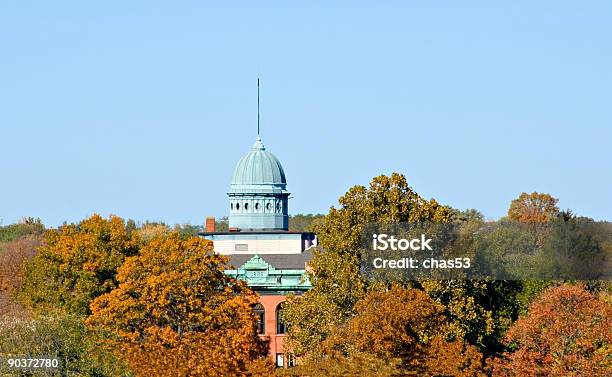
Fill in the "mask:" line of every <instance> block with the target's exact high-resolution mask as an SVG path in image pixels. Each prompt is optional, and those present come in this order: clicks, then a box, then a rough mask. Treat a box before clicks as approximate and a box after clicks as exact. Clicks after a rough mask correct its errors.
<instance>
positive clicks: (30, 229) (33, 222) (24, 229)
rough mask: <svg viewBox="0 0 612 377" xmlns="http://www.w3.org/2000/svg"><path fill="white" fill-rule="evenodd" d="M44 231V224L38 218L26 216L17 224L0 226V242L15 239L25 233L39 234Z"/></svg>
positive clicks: (25, 234)
mask: <svg viewBox="0 0 612 377" xmlns="http://www.w3.org/2000/svg"><path fill="white" fill-rule="evenodd" d="M44 232H45V226H44V225H43V223H42V221H41V220H40V219H34V218H32V217H26V218H24V219H22V220H21V221H20V222H19V223H18V224H11V225H7V226H0V243H4V242H11V241H15V240H17V239H19V238H21V237H23V236H27V235H34V236H36V235H41V234H43V233H44ZM0 251H1V250H0Z"/></svg>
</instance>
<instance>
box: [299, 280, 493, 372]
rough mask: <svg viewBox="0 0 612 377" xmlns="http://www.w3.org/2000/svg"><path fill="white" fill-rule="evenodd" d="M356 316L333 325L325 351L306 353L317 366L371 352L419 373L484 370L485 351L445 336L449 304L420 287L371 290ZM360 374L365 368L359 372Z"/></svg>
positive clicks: (359, 305)
mask: <svg viewBox="0 0 612 377" xmlns="http://www.w3.org/2000/svg"><path fill="white" fill-rule="evenodd" d="M355 309H356V310H355V312H356V314H355V316H353V317H352V318H351V319H349V320H348V321H347V322H346V324H345V325H343V326H338V327H336V328H334V331H333V332H332V334H331V335H330V336H329V337H328V339H327V340H326V341H325V342H324V344H323V353H324V354H323V357H322V358H320V359H313V358H312V357H311V358H310V359H307V361H306V363H305V364H304V367H303V368H304V369H305V370H306V374H309V368H312V369H314V370H317V369H318V368H319V367H318V364H319V363H320V360H321V359H322V360H326V359H329V358H335V357H337V356H336V355H337V354H338V353H339V354H340V355H341V356H342V357H345V358H346V357H348V358H350V357H356V358H359V357H361V356H363V355H364V354H365V355H370V356H371V357H370V359H374V358H377V359H379V360H381V361H383V362H384V363H386V364H389V365H395V366H396V367H397V368H398V369H399V370H401V371H402V373H406V374H408V373H414V374H416V375H428V376H429V375H453V376H473V375H480V374H481V372H480V370H481V355H480V353H479V352H478V351H477V350H476V349H475V348H474V347H471V346H468V345H465V344H464V343H463V342H462V341H461V339H454V340H449V339H448V338H447V337H446V334H447V330H448V328H447V325H448V322H447V320H446V317H445V315H444V311H445V308H444V306H442V305H440V304H438V303H436V302H435V301H433V300H432V299H431V298H430V297H429V296H428V295H427V294H426V293H425V292H423V291H422V290H418V289H412V288H402V287H399V286H392V287H391V288H390V289H389V290H387V291H371V292H368V294H367V295H366V296H365V297H364V298H363V299H361V300H360V301H359V302H357V304H356V306H355ZM357 375H361V373H357Z"/></svg>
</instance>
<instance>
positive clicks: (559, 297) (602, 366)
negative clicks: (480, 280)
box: [492, 285, 612, 376]
mask: <svg viewBox="0 0 612 377" xmlns="http://www.w3.org/2000/svg"><path fill="white" fill-rule="evenodd" d="M602 295H604V294H603V293H602ZM507 341H508V344H509V346H510V348H511V350H510V351H509V352H507V353H505V354H504V355H503V357H501V358H498V359H496V360H494V361H493V363H492V364H493V366H494V371H495V373H494V374H498V375H504V376H609V375H610V371H611V370H612V359H611V352H612V348H611V346H612V303H611V302H610V300H609V296H608V297H607V299H605V298H604V297H597V296H595V295H594V294H593V293H590V292H588V291H586V290H585V289H584V287H583V286H580V285H561V286H557V287H553V288H550V289H548V290H546V291H544V292H543V293H542V294H541V295H540V296H539V297H538V298H537V299H536V300H535V301H534V302H533V303H532V304H531V305H530V306H529V309H528V313H527V314H526V315H525V316H524V317H521V318H520V319H519V320H518V321H517V322H516V323H514V325H513V326H512V327H511V328H510V330H509V331H508V334H507Z"/></svg>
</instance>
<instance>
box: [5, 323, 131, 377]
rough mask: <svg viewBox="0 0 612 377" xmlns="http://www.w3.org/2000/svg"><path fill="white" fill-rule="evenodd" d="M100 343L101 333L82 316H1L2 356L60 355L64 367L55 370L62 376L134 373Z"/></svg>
mask: <svg viewBox="0 0 612 377" xmlns="http://www.w3.org/2000/svg"><path fill="white" fill-rule="evenodd" d="M98 342H99V340H98V337H97V334H96V333H95V332H92V331H90V330H88V329H87V328H86V326H85V325H84V323H83V321H82V318H80V317H78V316H74V315H66V314H59V313H56V314H52V315H42V316H35V317H34V318H15V317H9V316H3V317H0V355H6V356H8V355H29V356H31V357H40V356H45V357H52V358H58V359H59V365H60V366H59V369H58V370H57V371H56V372H55V373H56V375H60V376H91V377H105V376H108V377H117V376H130V375H131V373H130V371H129V369H128V368H127V366H126V365H125V364H124V363H123V362H122V361H121V360H120V359H118V358H117V357H115V356H114V355H113V353H112V352H110V351H108V350H105V349H104V348H101V347H99V346H98ZM3 366H4V365H3ZM3 366H1V367H0V373H2V372H3V371H2V367H3ZM3 375H4V374H3ZM24 375H30V374H24ZM34 375H41V374H34ZM45 375H47V374H45Z"/></svg>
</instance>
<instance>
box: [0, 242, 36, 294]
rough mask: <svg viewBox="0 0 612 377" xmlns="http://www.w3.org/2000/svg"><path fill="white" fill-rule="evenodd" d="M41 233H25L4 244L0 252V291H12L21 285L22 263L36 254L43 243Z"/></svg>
mask: <svg viewBox="0 0 612 377" xmlns="http://www.w3.org/2000/svg"><path fill="white" fill-rule="evenodd" d="M42 238H43V237H42V236H41V235H37V234H34V235H25V236H21V237H20V238H18V239H16V240H14V241H11V242H8V243H6V244H5V245H4V252H3V253H0V292H2V291H7V292H13V291H15V290H16V289H17V288H19V287H20V286H21V282H22V280H23V264H24V263H25V262H26V261H28V260H29V259H31V258H32V257H33V256H34V255H36V249H37V248H38V247H40V246H41V245H42V243H43V239H42Z"/></svg>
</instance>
